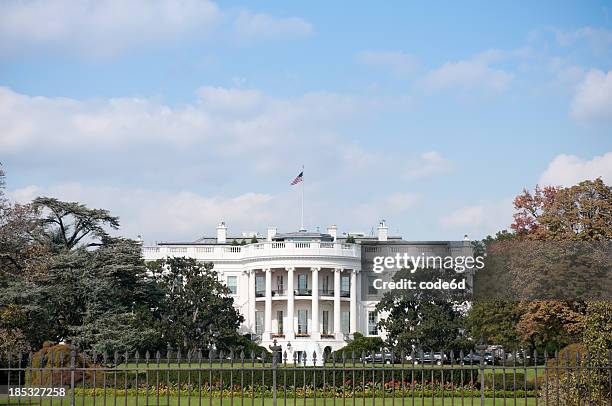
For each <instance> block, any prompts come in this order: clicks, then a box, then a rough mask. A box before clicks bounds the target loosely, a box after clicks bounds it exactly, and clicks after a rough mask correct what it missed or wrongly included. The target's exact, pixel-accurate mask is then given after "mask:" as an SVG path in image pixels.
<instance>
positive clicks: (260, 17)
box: [234, 10, 313, 41]
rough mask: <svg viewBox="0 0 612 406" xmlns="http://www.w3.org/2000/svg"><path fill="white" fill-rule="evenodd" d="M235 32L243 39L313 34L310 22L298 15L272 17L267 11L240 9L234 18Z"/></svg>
mask: <svg viewBox="0 0 612 406" xmlns="http://www.w3.org/2000/svg"><path fill="white" fill-rule="evenodd" d="M234 32H235V34H236V36H237V37H238V38H240V39H241V40H246V41H250V40H252V39H254V38H260V39H266V38H287V37H302V36H307V35H310V34H312V32H313V27H312V24H310V23H309V22H307V21H305V20H303V19H301V18H298V17H286V18H280V17H272V16H270V15H268V14H265V13H252V12H250V11H246V10H243V11H240V12H239V13H238V16H237V17H236V19H235V20H234Z"/></svg>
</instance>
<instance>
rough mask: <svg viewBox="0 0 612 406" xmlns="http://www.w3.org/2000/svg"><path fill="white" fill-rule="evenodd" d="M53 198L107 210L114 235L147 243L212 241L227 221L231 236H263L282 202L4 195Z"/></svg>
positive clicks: (103, 192)
mask: <svg viewBox="0 0 612 406" xmlns="http://www.w3.org/2000/svg"><path fill="white" fill-rule="evenodd" d="M41 195H45V196H54V197H57V198H59V199H62V200H65V201H78V202H82V203H85V204H86V205H88V206H89V207H96V208H109V209H111V210H112V213H113V214H114V215H118V216H119V217H120V222H121V225H122V227H121V229H120V230H119V231H118V232H117V234H120V235H123V236H128V237H131V238H135V237H136V236H137V235H139V234H140V235H142V236H144V237H145V239H147V241H149V242H150V241H152V240H167V239H177V240H188V241H192V240H194V239H195V238H197V237H198V236H201V235H204V234H206V235H208V236H211V235H214V232H215V231H214V230H215V227H216V225H217V224H218V223H219V221H221V220H226V221H228V223H229V226H230V227H231V228H232V230H231V231H232V234H234V235H235V234H239V233H240V232H241V231H245V230H249V229H253V228H255V229H259V230H263V229H265V227H266V226H267V225H269V224H272V223H273V222H277V221H278V220H279V219H278V217H275V213H276V211H275V209H277V208H278V207H277V206H278V205H281V204H283V205H284V202H282V201H281V202H279V199H278V198H275V197H274V196H271V195H269V194H261V193H244V194H240V195H237V196H213V197H206V196H202V195H199V194H196V193H192V192H186V191H183V192H179V193H169V192H164V191H151V190H146V189H125V188H118V187H108V186H102V187H94V186H84V185H81V184H78V183H66V184H59V185H54V186H52V187H49V188H42V187H38V186H28V187H25V188H22V189H18V190H15V191H13V192H11V193H10V194H9V196H10V197H11V198H13V199H14V200H16V201H19V202H27V201H30V200H32V199H33V198H35V197H37V196H41Z"/></svg>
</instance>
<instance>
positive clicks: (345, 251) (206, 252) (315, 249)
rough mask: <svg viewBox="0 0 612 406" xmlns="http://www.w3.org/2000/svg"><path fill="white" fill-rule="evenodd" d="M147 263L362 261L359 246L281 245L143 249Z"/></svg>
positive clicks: (292, 243) (304, 242)
mask: <svg viewBox="0 0 612 406" xmlns="http://www.w3.org/2000/svg"><path fill="white" fill-rule="evenodd" d="M142 253H143V255H144V258H145V259H146V260H155V259H162V258H166V257H189V258H195V259H199V260H206V261H215V260H249V259H255V258H262V257H279V256H286V257H292V256H295V257H303V256H308V257H329V256H336V257H345V258H357V259H358V258H361V250H360V249H359V246H357V245H356V244H342V243H335V242H324V241H278V242H274V241H273V242H261V243H256V244H248V245H156V246H148V247H143V248H142Z"/></svg>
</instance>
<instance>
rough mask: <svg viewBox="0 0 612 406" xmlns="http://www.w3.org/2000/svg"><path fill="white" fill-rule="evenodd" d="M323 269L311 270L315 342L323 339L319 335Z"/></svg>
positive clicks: (312, 335) (312, 333)
mask: <svg viewBox="0 0 612 406" xmlns="http://www.w3.org/2000/svg"><path fill="white" fill-rule="evenodd" d="M320 269H321V268H310V270H311V271H312V332H311V334H310V336H311V337H312V338H314V339H315V340H320V339H321V333H319V331H320V329H319V270H320Z"/></svg>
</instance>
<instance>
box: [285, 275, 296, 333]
mask: <svg viewBox="0 0 612 406" xmlns="http://www.w3.org/2000/svg"><path fill="white" fill-rule="evenodd" d="M286 269H287V321H288V323H285V338H286V339H287V340H293V339H295V316H294V314H293V313H294V309H295V297H294V293H295V291H294V288H293V271H295V268H286Z"/></svg>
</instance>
